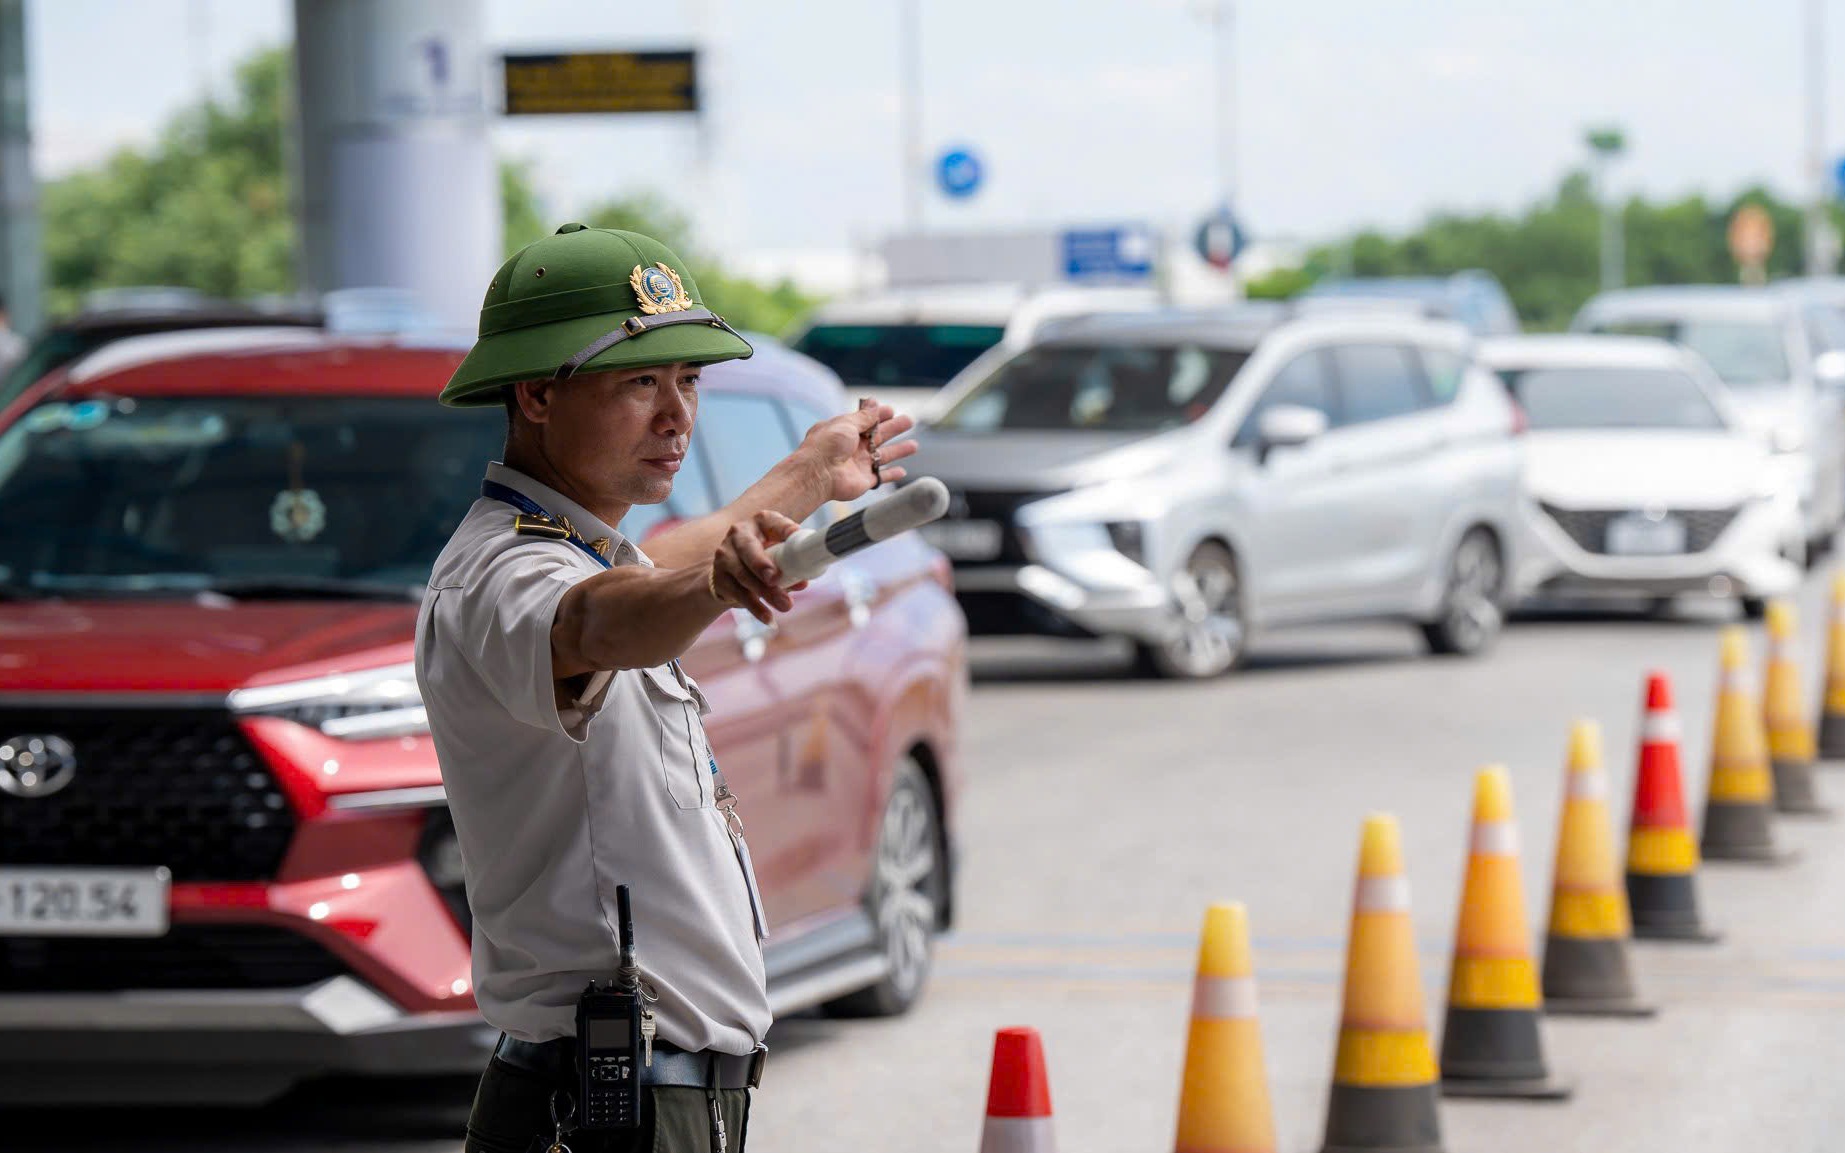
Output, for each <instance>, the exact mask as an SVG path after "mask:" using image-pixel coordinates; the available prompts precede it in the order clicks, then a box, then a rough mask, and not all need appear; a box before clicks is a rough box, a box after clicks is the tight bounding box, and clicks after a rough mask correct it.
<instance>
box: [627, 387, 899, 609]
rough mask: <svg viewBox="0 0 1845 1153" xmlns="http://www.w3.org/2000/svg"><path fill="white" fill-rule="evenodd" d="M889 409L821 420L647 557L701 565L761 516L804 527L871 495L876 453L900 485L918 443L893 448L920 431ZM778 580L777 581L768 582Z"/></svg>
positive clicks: (670, 565) (652, 544)
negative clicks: (818, 515)
mask: <svg viewBox="0 0 1845 1153" xmlns="http://www.w3.org/2000/svg"><path fill="white" fill-rule="evenodd" d="M915 423H916V422H915V421H914V420H912V419H911V418H910V417H908V416H899V415H897V413H896V410H894V409H892V408H891V407H890V406H889V405H888V404H876V405H870V406H868V407H865V408H861V409H859V410H858V411H857V412H850V413H846V414H845V415H843V416H836V417H833V418H832V419H830V420H823V421H821V422H820V423H819V424H816V425H814V426H813V427H812V428H810V429H808V430H807V435H806V436H805V437H804V438H802V440H801V445H800V447H799V448H797V449H795V450H794V452H792V453H790V454H789V455H788V456H787V457H784V458H783V459H782V460H781V462H780V463H778V464H777V465H776V466H775V467H774V468H772V469H770V470H769V473H768V475H767V476H765V477H763V478H762V479H761V480H759V481H757V482H756V483H755V484H753V485H751V486H749V488H747V489H745V490H743V494H742V495H741V496H739V497H738V498H737V499H736V500H734V501H732V502H731V503H730V504H728V505H726V506H724V507H723V508H721V509H719V510H717V511H716V512H714V513H711V514H709V515H707V516H701V517H697V518H694V519H692V520H688V521H685V522H683V523H681V524H677V525H674V526H673V527H672V528H670V529H667V530H665V531H664V532H662V533H660V534H659V535H658V536H655V537H652V538H650V539H649V540H648V541H647V555H648V557H649V558H651V559H652V560H653V562H654V563H655V564H656V565H658V566H660V567H661V568H667V569H676V568H686V567H690V566H694V565H703V564H706V563H707V562H709V561H710V559H711V554H712V552H713V551H714V550H715V549H717V547H718V546H719V544H720V543H722V542H723V540H724V536H725V534H726V533H727V532H728V531H729V530H730V527H731V526H732V525H734V524H737V523H738V522H740V521H747V520H749V519H751V518H752V517H754V516H755V515H756V514H758V513H763V512H773V513H779V514H781V515H782V516H785V517H787V518H788V519H789V520H792V521H795V522H797V523H798V522H800V521H804V520H806V519H807V518H808V517H809V516H811V515H813V512H814V510H815V509H817V508H819V507H820V506H821V505H823V504H825V503H826V502H827V501H829V500H857V499H858V498H859V497H861V496H863V495H864V494H865V493H866V492H868V491H870V489H871V486H872V482H873V480H874V476H873V473H872V467H871V462H872V454H873V453H874V452H875V453H876V454H877V459H878V460H879V461H880V468H881V475H882V477H883V480H884V482H885V483H890V482H892V481H898V480H902V479H903V476H904V470H903V469H902V467H892V465H893V462H895V461H899V460H902V459H903V458H904V457H907V456H909V455H911V454H912V453H914V452H915V451H916V443H915V442H914V441H904V442H902V443H900V444H891V443H889V442H890V441H891V440H893V439H895V438H896V437H899V436H902V435H903V434H904V433H906V432H908V431H910V429H911V428H913V427H914V426H915ZM770 579H771V580H772V579H773V578H772V577H771V578H770Z"/></svg>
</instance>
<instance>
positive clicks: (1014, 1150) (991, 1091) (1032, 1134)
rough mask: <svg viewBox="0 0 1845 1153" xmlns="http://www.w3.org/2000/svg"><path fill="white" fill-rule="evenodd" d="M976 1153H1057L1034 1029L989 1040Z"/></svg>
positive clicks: (1046, 1079) (1047, 1081)
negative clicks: (982, 1125)
mask: <svg viewBox="0 0 1845 1153" xmlns="http://www.w3.org/2000/svg"><path fill="white" fill-rule="evenodd" d="M980 1153H1057V1137H1056V1134H1055V1133H1053V1132H1052V1130H1051V1080H1050V1077H1049V1075H1048V1074H1046V1073H1045V1070H1044V1042H1043V1041H1041V1040H1039V1038H1038V1031H1037V1030H1036V1029H1025V1028H1019V1029H1001V1030H1000V1031H999V1032H998V1033H996V1034H995V1035H994V1037H993V1076H992V1080H991V1081H989V1082H988V1084H987V1121H986V1127H985V1128H984V1129H983V1130H982V1131H981V1134H980Z"/></svg>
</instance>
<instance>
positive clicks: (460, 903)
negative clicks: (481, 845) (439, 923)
mask: <svg viewBox="0 0 1845 1153" xmlns="http://www.w3.org/2000/svg"><path fill="white" fill-rule="evenodd" d="M416 860H417V863H418V864H419V865H422V866H423V872H424V873H425V874H426V875H427V876H428V877H429V883H430V884H432V885H434V886H435V887H436V892H438V893H440V894H442V903H443V904H445V905H447V906H448V911H449V912H450V913H451V914H452V915H453V916H454V918H455V922H456V923H457V924H459V925H460V926H461V928H462V931H463V932H471V931H472V930H473V927H474V916H473V914H472V913H470V912H469V910H468V889H467V873H466V871H465V870H464V869H463V867H462V863H461V841H460V839H459V838H458V837H456V836H455V818H454V817H452V816H450V815H449V811H448V807H447V806H445V805H439V806H436V807H435V808H432V809H430V810H429V816H428V818H427V819H426V820H425V821H424V823H423V836H422V839H421V840H420V841H419V842H418V844H417V850H416Z"/></svg>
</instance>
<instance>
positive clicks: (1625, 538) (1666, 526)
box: [1606, 515, 1685, 556]
mask: <svg viewBox="0 0 1845 1153" xmlns="http://www.w3.org/2000/svg"><path fill="white" fill-rule="evenodd" d="M1606 543H1607V546H1608V552H1609V553H1610V554H1611V555H1614V556H1671V555H1674V554H1676V553H1682V552H1684V551H1685V522H1684V521H1682V520H1680V519H1679V518H1677V517H1675V516H1669V517H1666V518H1665V519H1664V520H1649V519H1648V518H1646V517H1644V516H1635V515H1629V516H1621V517H1616V518H1615V519H1613V520H1611V521H1609V522H1608V539H1607V542H1606Z"/></svg>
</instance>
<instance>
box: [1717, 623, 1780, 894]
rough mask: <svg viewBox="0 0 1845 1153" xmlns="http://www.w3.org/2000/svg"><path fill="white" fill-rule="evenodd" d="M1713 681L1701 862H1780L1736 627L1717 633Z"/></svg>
mask: <svg viewBox="0 0 1845 1153" xmlns="http://www.w3.org/2000/svg"><path fill="white" fill-rule="evenodd" d="M1719 667H1720V672H1719V674H1718V679H1717V725H1716V731H1715V732H1714V733H1713V734H1712V736H1711V749H1710V783H1709V786H1708V791H1707V792H1706V793H1705V798H1704V836H1703V838H1702V840H1701V841H1700V842H1699V848H1700V849H1701V850H1702V851H1703V853H1704V859H1705V860H1707V861H1751V862H1754V863H1757V864H1773V863H1775V862H1778V861H1780V860H1782V859H1783V858H1782V855H1781V851H1780V850H1779V849H1777V848H1776V847H1775V838H1774V828H1773V825H1772V824H1771V818H1772V816H1773V813H1774V801H1775V781H1774V775H1773V773H1772V772H1771V771H1770V770H1769V767H1768V739H1767V736H1766V735H1765V734H1764V733H1763V731H1762V707H1761V702H1760V701H1759V700H1757V699H1756V698H1755V694H1754V693H1753V692H1752V691H1751V686H1750V684H1749V638H1748V635H1747V634H1746V633H1744V632H1743V630H1742V626H1740V625H1732V626H1730V627H1729V628H1726V629H1724V630H1723V640H1722V648H1721V654H1720V666H1719Z"/></svg>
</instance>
